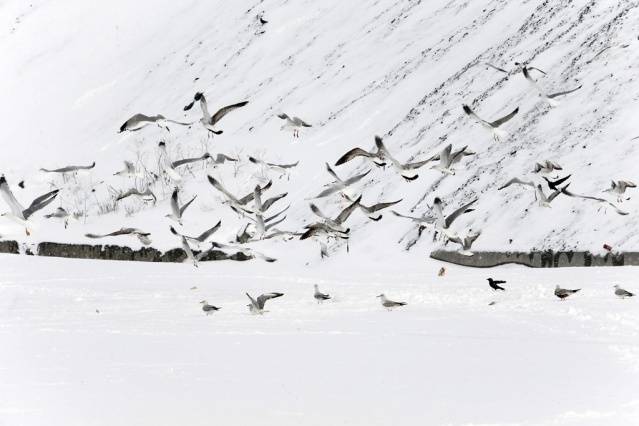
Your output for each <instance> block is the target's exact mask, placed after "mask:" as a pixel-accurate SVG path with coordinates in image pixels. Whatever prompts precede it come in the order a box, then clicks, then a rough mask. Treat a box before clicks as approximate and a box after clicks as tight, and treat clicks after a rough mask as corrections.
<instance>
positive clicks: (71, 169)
mask: <svg viewBox="0 0 639 426" xmlns="http://www.w3.org/2000/svg"><path fill="white" fill-rule="evenodd" d="M94 167H95V161H94V162H93V163H92V164H90V165H88V166H66V167H61V168H59V169H53V170H50V169H44V168H42V169H40V171H41V172H46V173H71V172H77V171H79V170H91V169H92V168H94Z"/></svg>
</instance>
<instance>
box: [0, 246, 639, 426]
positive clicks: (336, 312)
mask: <svg viewBox="0 0 639 426" xmlns="http://www.w3.org/2000/svg"><path fill="white" fill-rule="evenodd" d="M0 262H1V264H2V272H3V274H2V278H1V279H0V347H2V350H0V366H1V367H0V425H2V426H15V425H43V424H47V425H65V426H70V425H82V426H87V425H114V424H136V425H156V426H157V425H176V424H188V425H210V424H224V425H246V424H250V423H253V424H269V425H301V424H304V425H307V424H309V425H328V424H333V425H334V424H344V425H363V424H366V425H388V424H391V423H396V424H402V425H407V424H414V425H424V424H429V425H479V424H481V425H580V426H582V425H636V424H637V422H639V310H638V309H637V300H632V299H629V300H618V299H616V298H615V297H614V295H613V294H612V288H611V286H612V284H613V283H620V284H622V285H623V286H626V287H627V288H628V289H631V290H639V288H638V285H637V284H636V281H635V279H634V277H635V276H636V274H637V269H636V268H630V267H624V268H605V269H597V268H591V269H561V270H531V269H525V268H521V267H502V268H497V269H493V270H489V271H488V270H481V271H478V270H471V269H464V268H457V267H453V266H449V267H447V268H448V271H447V274H446V275H445V276H444V277H437V275H436V272H437V270H438V269H439V267H440V266H441V265H440V264H437V263H434V262H427V263H422V264H418V265H416V266H415V267H414V268H412V270H411V272H410V273H406V272H403V271H401V270H400V269H397V270H393V269H392V267H390V266H387V267H385V268H384V267H377V269H376V272H371V271H368V272H367V271H366V269H367V268H365V267H361V269H360V270H357V271H351V272H339V273H337V272H336V270H338V269H339V270H340V271H345V270H346V269H347V268H346V267H345V266H346V265H340V264H339V263H334V264H333V265H332V266H331V267H330V268H329V267H327V266H309V267H299V266H295V265H280V266H279V267H277V268H276V267H274V266H272V265H269V264H260V263H253V264H252V265H251V267H247V266H246V265H247V264H236V263H217V264H203V265H201V267H200V269H199V270H194V269H193V268H190V267H188V266H187V265H165V264H144V263H140V264H135V263H118V262H115V263H113V262H110V263H105V262H99V261H95V262H94V261H76V260H58V259H55V260H53V259H44V258H30V257H29V258H27V257H20V256H11V255H4V256H1V257H0ZM284 270H286V273H283V272H282V271H284ZM487 276H494V277H498V278H501V279H505V280H507V281H508V284H507V288H508V291H507V292H506V293H504V294H494V293H492V291H491V290H490V289H489V288H488V286H487V284H486V281H485V278H486V277H487ZM314 283H319V284H320V288H321V289H322V290H325V291H327V292H330V293H331V294H332V295H333V296H334V301H331V302H327V303H325V304H323V305H317V304H316V303H315V301H314V300H313V299H312V284H314ZM555 283H561V284H562V285H564V286H566V287H581V288H583V290H582V292H581V293H578V294H577V295H576V296H574V297H573V298H571V299H569V300H567V301H563V302H562V301H559V300H556V299H555V298H554V296H553V295H552V290H553V288H554V284H555ZM193 286H197V289H196V290H191V289H190V288H191V287H193ZM245 291H248V292H250V293H252V294H258V293H260V292H266V291H282V292H284V293H285V296H284V297H282V298H280V299H276V300H272V301H270V302H269V303H268V305H267V306H268V307H269V308H270V312H269V313H266V314H265V315H264V316H253V315H250V314H249V313H248V310H247V308H246V303H247V299H246V296H245V295H244V292H245ZM380 292H385V293H386V294H387V295H388V296H389V297H391V298H394V299H397V300H404V301H407V302H408V305H407V306H406V307H405V308H403V309H397V310H395V311H393V312H387V311H386V310H384V309H382V307H381V306H380V305H379V303H378V301H377V299H375V297H374V296H376V295H377V294H379V293H380ZM205 298H206V299H207V300H208V301H209V302H210V303H213V304H216V305H219V306H222V310H221V311H219V312H218V313H216V314H214V315H211V316H205V315H204V314H203V312H202V311H201V310H200V305H199V304H198V302H199V301H200V300H202V299H205ZM493 300H494V301H496V302H497V303H496V304H495V305H493V306H489V305H488V303H489V302H491V301H493ZM96 309H97V310H99V313H97V312H96Z"/></svg>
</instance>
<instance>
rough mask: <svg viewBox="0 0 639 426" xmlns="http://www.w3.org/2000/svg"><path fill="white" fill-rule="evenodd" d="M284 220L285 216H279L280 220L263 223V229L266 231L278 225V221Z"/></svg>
mask: <svg viewBox="0 0 639 426" xmlns="http://www.w3.org/2000/svg"><path fill="white" fill-rule="evenodd" d="M285 220H286V216H284V217H283V218H281V219H280V220H276V221H275V222H273V223H269V224H268V225H265V226H264V231H268V230H270V229H271V228H273V227H274V226H277V225H279V224H280V223H282V222H284V221H285Z"/></svg>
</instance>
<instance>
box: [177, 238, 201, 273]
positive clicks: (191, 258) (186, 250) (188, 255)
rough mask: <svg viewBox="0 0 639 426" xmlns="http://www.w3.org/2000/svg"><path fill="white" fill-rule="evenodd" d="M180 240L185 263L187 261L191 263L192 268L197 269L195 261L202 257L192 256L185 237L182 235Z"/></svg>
mask: <svg viewBox="0 0 639 426" xmlns="http://www.w3.org/2000/svg"><path fill="white" fill-rule="evenodd" d="M176 235H179V234H176ZM180 240H181V243H182V250H184V254H186V259H184V261H185V262H186V261H187V260H189V261H191V263H193V266H195V267H196V268H197V267H198V265H197V261H198V260H200V259H201V258H202V257H201V256H198V257H196V256H195V255H194V254H193V250H191V246H190V245H189V242H188V241H187V240H186V237H184V235H180Z"/></svg>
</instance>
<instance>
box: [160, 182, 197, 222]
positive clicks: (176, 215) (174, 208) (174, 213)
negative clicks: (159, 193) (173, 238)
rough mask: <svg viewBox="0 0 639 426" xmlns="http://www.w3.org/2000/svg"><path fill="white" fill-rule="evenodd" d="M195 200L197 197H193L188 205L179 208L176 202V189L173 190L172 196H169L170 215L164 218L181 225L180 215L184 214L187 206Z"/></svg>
mask: <svg viewBox="0 0 639 426" xmlns="http://www.w3.org/2000/svg"><path fill="white" fill-rule="evenodd" d="M196 198H197V195H194V196H193V198H191V200H190V201H189V202H188V203H186V204H184V205H183V206H182V207H180V204H179V201H178V189H177V188H175V190H173V195H171V213H170V214H167V215H165V217H168V218H170V219H173V220H174V221H176V222H177V223H179V224H180V225H182V215H183V214H184V211H185V210H186V209H187V207H188V206H190V205H191V203H192V202H193V201H195V199H196Z"/></svg>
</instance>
